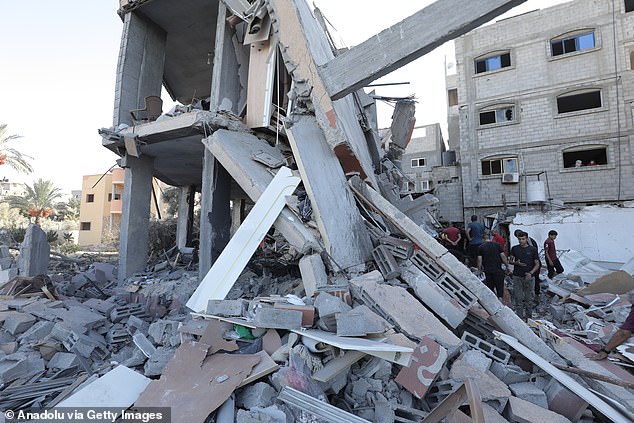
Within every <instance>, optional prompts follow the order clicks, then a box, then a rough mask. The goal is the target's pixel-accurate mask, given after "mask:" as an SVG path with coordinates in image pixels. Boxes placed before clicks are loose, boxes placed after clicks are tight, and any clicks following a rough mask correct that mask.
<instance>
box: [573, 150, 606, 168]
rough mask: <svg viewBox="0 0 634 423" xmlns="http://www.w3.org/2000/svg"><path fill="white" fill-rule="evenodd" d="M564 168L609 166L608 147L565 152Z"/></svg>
mask: <svg viewBox="0 0 634 423" xmlns="http://www.w3.org/2000/svg"><path fill="white" fill-rule="evenodd" d="M563 159H564V168H573V167H587V166H600V165H606V164H608V149H607V147H585V148H579V149H574V150H568V151H564V152H563Z"/></svg>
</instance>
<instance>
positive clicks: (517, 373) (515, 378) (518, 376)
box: [489, 361, 531, 385]
mask: <svg viewBox="0 0 634 423" xmlns="http://www.w3.org/2000/svg"><path fill="white" fill-rule="evenodd" d="M489 370H491V373H493V374H494V375H495V377H497V378H498V379H500V380H501V381H502V382H504V383H506V384H507V385H510V384H512V383H520V382H528V380H529V379H530V377H531V374H530V373H528V372H525V371H524V370H522V369H521V368H520V367H519V366H516V365H514V364H502V363H500V362H499V361H494V362H493V363H492V364H491V368H490V369H489Z"/></svg>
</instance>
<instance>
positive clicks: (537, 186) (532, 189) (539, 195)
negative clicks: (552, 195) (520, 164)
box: [526, 181, 546, 203]
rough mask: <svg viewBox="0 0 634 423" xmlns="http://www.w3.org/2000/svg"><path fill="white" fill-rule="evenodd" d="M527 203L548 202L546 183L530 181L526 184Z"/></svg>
mask: <svg viewBox="0 0 634 423" xmlns="http://www.w3.org/2000/svg"><path fill="white" fill-rule="evenodd" d="M526 201H528V202H529V203H543V202H545V201H546V186H545V185H544V181H528V183H527V184H526Z"/></svg>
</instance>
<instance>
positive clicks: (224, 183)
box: [198, 149, 231, 280]
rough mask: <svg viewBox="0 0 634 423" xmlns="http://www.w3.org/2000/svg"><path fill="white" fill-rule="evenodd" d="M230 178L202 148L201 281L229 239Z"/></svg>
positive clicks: (199, 270)
mask: <svg viewBox="0 0 634 423" xmlns="http://www.w3.org/2000/svg"><path fill="white" fill-rule="evenodd" d="M230 196H231V177H230V176H229V173H227V171H226V170H225V168H224V167H223V166H222V165H221V164H220V162H219V161H218V160H216V159H215V158H214V156H213V155H212V154H211V152H210V151H209V150H207V149H205V154H204V159H203V183H202V189H201V197H200V248H199V252H198V256H199V264H198V279H199V280H202V279H203V278H204V277H205V275H207V272H209V269H211V266H212V265H213V263H214V262H215V261H216V259H217V258H218V257H219V256H220V253H222V250H224V248H225V246H226V245H227V243H228V242H229V228H230V226H231V207H230V206H231V204H230V200H231V198H230Z"/></svg>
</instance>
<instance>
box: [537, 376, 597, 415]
mask: <svg viewBox="0 0 634 423" xmlns="http://www.w3.org/2000/svg"><path fill="white" fill-rule="evenodd" d="M545 392H546V398H548V409H549V410H550V411H553V412H555V413H558V414H561V415H562V416H564V417H566V418H568V419H570V421H573V422H576V421H577V420H579V419H580V418H581V416H582V415H583V413H584V412H585V411H586V410H587V408H588V403H587V402H586V401H584V400H582V399H581V398H579V397H578V396H577V395H576V394H573V393H572V392H570V390H568V389H567V388H565V387H564V386H563V385H561V384H560V383H559V382H557V381H556V380H555V379H551V381H550V383H549V384H548V386H546V389H545Z"/></svg>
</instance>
